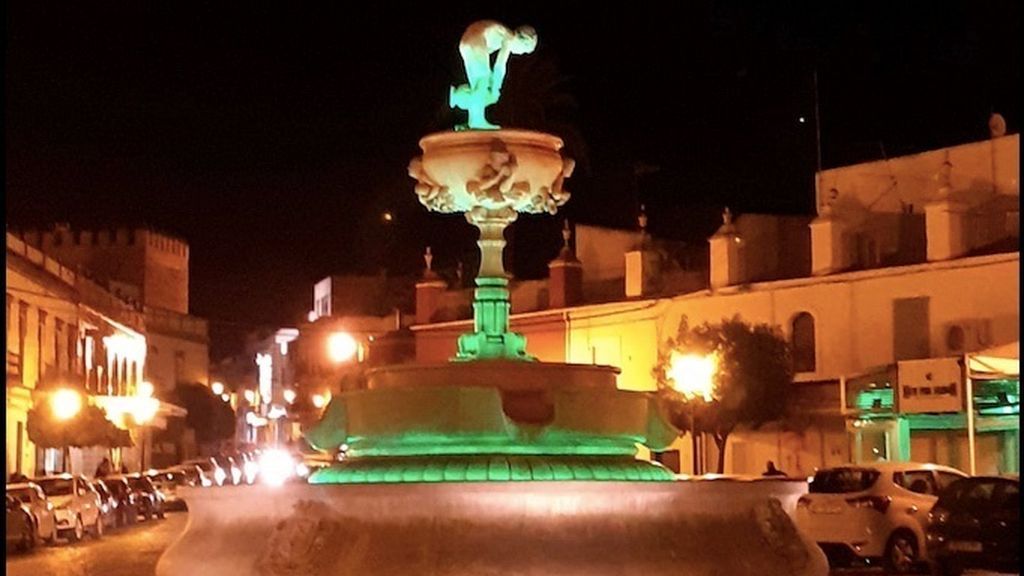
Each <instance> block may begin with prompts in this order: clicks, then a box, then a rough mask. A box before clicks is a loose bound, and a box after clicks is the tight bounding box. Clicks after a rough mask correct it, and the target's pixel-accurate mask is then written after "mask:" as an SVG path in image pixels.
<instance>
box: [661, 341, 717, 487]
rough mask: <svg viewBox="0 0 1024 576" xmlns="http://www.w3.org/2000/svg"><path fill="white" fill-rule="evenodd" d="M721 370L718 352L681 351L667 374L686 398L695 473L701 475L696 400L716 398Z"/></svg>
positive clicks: (671, 361) (672, 359)
mask: <svg viewBox="0 0 1024 576" xmlns="http://www.w3.org/2000/svg"><path fill="white" fill-rule="evenodd" d="M717 372H718V354H715V353H711V354H706V355H703V354H681V353H679V352H675V351H673V352H672V357H671V358H670V360H669V367H668V371H667V373H666V376H668V379H669V381H670V386H671V387H672V389H673V390H675V391H676V392H679V393H680V394H682V395H683V397H685V398H686V399H687V400H688V402H687V408H688V410H687V414H688V416H689V419H690V439H691V441H692V444H693V446H692V451H693V454H692V456H693V473H694V474H695V475H696V474H699V473H700V472H701V471H702V470H701V469H702V468H703V466H702V458H701V456H700V451H701V449H700V442H698V440H697V418H696V406H695V402H693V401H694V400H696V399H698V398H699V399H701V400H703V401H704V402H711V401H712V400H714V392H715V374H716V373H717Z"/></svg>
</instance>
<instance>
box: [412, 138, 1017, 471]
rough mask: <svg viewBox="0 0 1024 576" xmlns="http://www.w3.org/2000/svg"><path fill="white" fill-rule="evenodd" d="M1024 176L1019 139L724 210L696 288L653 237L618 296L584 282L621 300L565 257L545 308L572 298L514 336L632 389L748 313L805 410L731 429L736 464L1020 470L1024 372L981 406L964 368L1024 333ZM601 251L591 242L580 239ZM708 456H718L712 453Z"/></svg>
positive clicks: (465, 326)
mask: <svg viewBox="0 0 1024 576" xmlns="http://www.w3.org/2000/svg"><path fill="white" fill-rule="evenodd" d="M1018 173H1019V137H1018V136H1017V135H1013V136H1004V137H996V138H993V139H991V140H988V141H983V142H976V143H971V144H966V145H962V146H954V147H951V148H947V149H942V150H936V151H931V152H926V153H924V154H918V155H914V156H909V157H904V158H896V159H892V160H889V161H886V162H880V163H870V164H864V165H856V166H850V167H845V168H838V169H835V170H829V171H825V172H822V173H820V174H819V175H818V183H819V194H818V198H819V210H818V214H817V215H815V216H814V217H775V216H771V215H749V214H748V215H742V216H740V217H737V218H733V216H732V215H731V214H730V213H728V211H727V212H726V213H725V214H724V215H723V223H722V226H721V227H720V228H719V230H718V231H717V232H716V233H715V234H714V235H713V236H712V237H711V238H709V239H708V261H707V262H708V265H707V266H706V268H705V271H704V274H705V275H704V276H703V282H699V283H697V284H699V285H700V286H699V287H698V288H696V289H695V288H694V284H695V282H694V281H693V279H692V272H694V270H693V269H690V270H687V269H685V267H684V269H683V270H680V269H679V268H678V267H676V268H672V267H666V263H667V262H668V259H666V257H665V253H664V250H659V249H658V248H657V247H656V245H655V244H654V243H651V242H650V241H645V240H644V239H639V240H637V241H635V242H633V244H632V246H628V245H627V246H625V247H626V251H625V253H620V255H619V258H620V259H621V261H622V262H623V263H624V265H623V266H622V268H621V270H622V274H621V276H619V277H618V279H617V280H616V281H617V282H619V283H620V286H622V287H623V288H622V290H621V294H622V295H621V296H619V297H617V298H612V299H608V298H606V299H605V300H604V301H603V302H596V303H593V301H592V300H590V299H588V298H587V294H588V293H590V294H595V293H597V291H596V290H588V289H587V285H588V283H589V282H590V281H591V279H593V280H597V281H598V285H599V286H604V288H603V289H602V291H601V292H600V293H602V294H606V295H607V294H609V293H610V292H609V290H608V289H607V284H608V282H609V277H610V274H609V271H611V270H615V269H616V268H615V267H614V266H610V265H608V264H607V263H602V264H601V265H600V266H597V267H596V269H595V268H594V267H588V263H587V261H586V258H584V257H581V258H580V259H579V260H580V262H581V263H580V265H579V266H578V269H579V270H580V271H581V274H579V275H578V276H574V274H575V273H574V272H573V270H574V268H573V266H567V265H566V263H565V258H564V257H563V256H560V257H559V259H556V261H554V262H552V265H551V277H550V279H549V282H548V293H549V294H548V298H549V302H551V303H561V304H562V306H560V307H552V306H548V307H546V308H544V307H539V308H537V309H533V310H520V311H519V313H514V314H513V316H512V327H513V329H514V330H516V331H518V332H521V333H523V334H524V335H526V337H527V340H528V346H529V348H528V349H529V351H530V353H531V354H533V355H535V356H537V357H538V359H540V360H542V361H552V362H573V363H594V364H606V365H612V366H617V367H619V368H620V370H621V374H620V376H619V386H620V387H621V388H624V389H632V390H641V391H645V390H654V389H655V385H656V384H655V381H654V378H653V376H652V369H653V367H654V365H655V363H656V362H657V354H658V350H659V347H661V346H664V344H665V342H666V341H667V340H668V339H669V338H670V337H673V336H674V335H675V333H676V331H677V329H678V326H679V323H680V320H681V319H682V318H683V317H685V318H686V319H687V321H688V322H689V323H690V324H691V325H693V324H699V323H702V322H710V323H715V322H719V321H721V320H722V319H724V318H731V317H733V316H736V315H738V316H740V317H741V318H742V319H744V320H746V321H748V322H754V323H762V322H763V323H768V324H770V325H773V326H777V327H779V328H780V330H781V331H782V333H783V334H784V335H785V337H786V338H787V339H788V340H789V341H790V344H791V347H792V351H793V356H794V362H795V366H794V368H795V370H796V378H795V382H794V383H793V386H794V388H795V390H794V392H795V396H796V399H795V401H794V402H795V404H794V406H793V412H794V415H795V416H794V417H793V418H790V419H787V421H785V422H781V423H777V424H775V425H773V426H771V427H769V428H766V429H763V430H761V431H750V430H748V431H739V432H737V433H736V434H734V435H733V436H732V440H731V441H730V443H729V446H728V448H727V451H728V455H727V458H726V471H727V472H732V473H757V472H759V471H761V470H763V467H764V463H765V461H767V460H774V461H775V462H776V463H777V464H779V465H780V466H781V467H782V468H783V469H784V470H785V471H787V472H789V473H790V474H794V475H806V474H810V473H813V471H814V469H815V468H818V467H822V466H829V465H834V464H841V463H845V462H861V461H870V460H873V459H887V460H909V459H913V460H921V461H931V462H937V463H943V464H949V465H953V466H956V467H959V468H961V469H964V470H969V469H970V468H972V460H973V467H974V468H975V469H976V470H977V471H978V472H979V473H996V472H1015V471H1017V470H1019V462H1018V458H1017V453H1018V451H1019V375H1017V374H997V375H995V376H994V377H993V376H991V375H989V376H988V377H986V380H985V382H983V383H982V384H980V385H978V386H974V387H973V388H974V390H973V393H972V395H971V398H970V401H969V400H968V398H967V392H966V390H967V387H968V377H969V376H970V373H969V372H968V371H967V370H966V369H965V368H964V366H966V365H969V364H970V362H969V361H968V358H969V355H971V354H974V353H982V352H984V351H985V350H988V349H991V348H993V347H998V346H1002V345H1007V344H1012V343H1015V342H1017V341H1018V340H1019V320H1020V312H1019V300H1018V291H1019V274H1020V252H1019V224H1018V222H1019V208H1018V199H1019V187H1018V182H1017V180H1016V176H1017V174H1018ZM641 235H642V234H641ZM592 244H593V243H592V242H580V239H577V247H579V246H581V245H585V246H591V245H592ZM567 247H568V243H567ZM588 253H590V254H600V258H601V259H602V260H605V261H606V260H607V259H608V258H610V256H609V255H608V253H607V252H605V253H603V254H602V253H601V251H600V250H598V249H593V248H592V247H591V248H590V249H589V251H588ZM695 268H696V269H697V271H699V270H700V268H701V267H700V266H697V267H695ZM673 272H674V275H675V277H676V278H677V280H676V281H673V280H672V274H673ZM688 273H689V275H688ZM611 275H612V276H614V272H612V273H611ZM574 283H575V285H574ZM418 290H420V291H424V294H425V296H429V297H424V298H422V299H421V298H420V297H419V296H420V295H419V294H418V295H417V296H418V297H417V301H418V303H419V302H423V303H427V304H434V305H443V304H444V303H445V302H446V299H445V297H441V296H438V295H436V294H433V295H431V294H427V293H426V292H425V291H427V290H434V291H441V292H445V287H444V286H443V284H442V285H440V286H438V285H437V282H436V281H434V282H428V281H426V280H425V281H424V282H422V283H421V285H420V286H418ZM572 294H582V295H583V297H582V298H579V297H573V296H572ZM574 300H576V301H574ZM588 302H592V303H588ZM556 306H557V304H556ZM513 312H516V311H515V310H513ZM417 317H418V318H421V319H423V318H431V317H444V314H443V313H438V312H436V311H429V310H428V311H423V312H422V313H421V311H420V310H417ZM463 317H464V318H465V316H463ZM471 325H472V323H471V321H469V320H455V321H448V322H433V323H430V322H422V323H420V324H419V325H417V326H413V331H414V333H415V335H416V349H417V361H421V362H434V361H443V360H446V359H448V358H451V357H452V356H454V352H455V348H454V346H455V344H454V342H455V338H456V337H457V335H458V334H460V333H462V332H465V331H467V330H469V329H470V327H471ZM933 379H934V380H936V381H937V380H940V379H941V380H943V382H942V383H941V385H940V384H932V380H933ZM945 380H950V381H949V382H945ZM943 397H944V400H943ZM968 403H970V404H973V405H974V407H975V410H974V415H975V416H976V419H975V424H976V427H975V428H972V430H970V431H968V430H967V420H968V419H967V412H966V411H967V406H968ZM979 406H980V407H981V408H979ZM968 435H971V436H974V439H973V443H971V444H970V445H968ZM688 444H689V443H688V442H680V443H679V449H680V451H681V452H683V453H687V454H684V455H682V457H680V460H681V461H683V462H687V461H689V456H688V450H689V448H688ZM971 454H974V457H973V459H972V458H971ZM705 455H706V460H707V461H709V462H713V461H714V460H715V459H716V458H717V454H716V452H715V448H714V445H713V443H711V444H710V445H709V446H707V448H706V449H705Z"/></svg>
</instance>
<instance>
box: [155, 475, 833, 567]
mask: <svg viewBox="0 0 1024 576" xmlns="http://www.w3.org/2000/svg"><path fill="white" fill-rule="evenodd" d="M804 492H806V483H805V482H792V481H758V482H719V481H712V482H685V481H679V482H665V483H643V484H638V483H630V482H600V483H597V482H522V483H516V482H502V483H443V484H402V485H383V484H382V485H330V486H313V485H307V484H295V485H287V486H284V487H278V488H274V487H268V486H259V485H257V486H232V487H221V488H183V489H182V490H180V491H179V495H181V496H182V497H183V498H184V499H185V501H186V502H187V503H188V508H189V520H188V523H187V525H186V527H185V531H184V533H183V534H182V535H181V536H180V537H179V539H178V540H177V541H175V542H174V543H173V544H172V545H171V546H170V547H169V548H168V549H167V551H166V552H165V553H164V555H163V556H162V557H161V559H160V561H159V563H158V565H157V570H156V574H157V576H179V575H193V574H216V575H217V576H256V575H259V576H285V575H289V576H291V575H295V576H298V575H304V576H328V575H330V576H350V575H353V576H354V575H359V576H364V575H373V576H399V575H401V576H406V575H409V574H415V575H417V576H455V575H459V576H485V575H487V576H490V575H499V574H500V575H523V576H541V575H543V576H551V575H556V574H557V575H560V576H584V575H585V576H604V575H619V576H632V575H636V576H658V575H663V574H672V575H686V576H712V575H715V576H721V575H729V576H746V575H758V576H761V575H773V576H786V575H794V576H797V575H799V576H825V575H826V574H827V572H828V567H827V563H826V561H825V557H824V555H823V554H822V553H821V550H820V549H819V548H818V547H817V546H815V545H814V544H813V543H811V542H808V541H807V540H806V539H804V538H802V537H801V536H800V534H799V533H798V532H797V530H796V528H795V526H794V524H793V522H792V520H791V518H790V516H789V514H792V512H793V509H794V507H795V504H796V499H797V498H798V497H799V496H800V495H801V494H802V493H804Z"/></svg>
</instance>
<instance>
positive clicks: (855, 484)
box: [808, 468, 881, 494]
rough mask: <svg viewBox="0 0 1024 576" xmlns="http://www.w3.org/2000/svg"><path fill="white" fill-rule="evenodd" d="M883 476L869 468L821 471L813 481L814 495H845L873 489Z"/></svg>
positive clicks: (811, 487)
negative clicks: (876, 481)
mask: <svg viewBox="0 0 1024 576" xmlns="http://www.w3.org/2000/svg"><path fill="white" fill-rule="evenodd" d="M880 475H881V474H880V473H879V472H878V470H870V469H868V468H832V469H829V470H819V471H818V472H817V473H816V474H815V475H814V479H813V480H811V484H810V487H809V489H808V490H809V492H811V493H812V494H844V493H847V492H862V491H864V490H867V489H868V488H871V486H872V485H874V483H875V480H878V477H879V476H880Z"/></svg>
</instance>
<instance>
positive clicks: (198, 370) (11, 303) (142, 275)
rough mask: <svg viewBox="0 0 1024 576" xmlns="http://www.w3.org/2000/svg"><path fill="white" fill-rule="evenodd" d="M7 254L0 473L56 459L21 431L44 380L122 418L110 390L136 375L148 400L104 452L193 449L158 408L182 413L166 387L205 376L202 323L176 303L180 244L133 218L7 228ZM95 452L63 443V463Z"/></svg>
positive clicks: (84, 467)
mask: <svg viewBox="0 0 1024 576" xmlns="http://www.w3.org/2000/svg"><path fill="white" fill-rule="evenodd" d="M7 254H8V262H7V303H8V316H7V327H8V346H7V349H8V378H7V381H8V394H7V406H8V416H7V424H8V429H9V431H10V433H9V439H8V472H11V471H18V470H20V471H21V472H22V473H26V474H30V475H31V474H32V473H41V471H42V470H44V469H49V470H52V469H60V468H61V466H62V465H63V463H58V462H55V461H54V458H59V455H57V454H52V453H49V452H50V451H45V452H44V451H42V450H36V449H35V447H34V446H33V445H32V443H31V442H30V441H29V439H28V438H27V436H26V434H25V433H24V425H25V422H24V415H25V414H26V413H27V411H28V409H29V408H30V407H31V406H32V404H33V403H34V402H38V401H40V399H41V397H40V394H38V393H36V390H37V388H39V387H40V384H45V383H47V382H48V381H51V382H54V383H58V384H69V385H83V386H84V387H85V390H87V391H88V393H89V394H90V395H92V396H93V399H94V401H95V403H96V404H98V405H100V406H102V407H103V408H104V409H105V410H106V412H107V415H108V417H109V418H110V419H112V420H113V421H115V423H116V424H118V425H120V426H122V427H130V428H131V427H132V424H133V422H134V421H133V419H132V418H131V417H130V416H131V415H130V414H127V412H128V411H130V403H126V401H124V400H120V399H119V398H132V397H134V396H136V395H137V394H138V393H139V390H140V384H141V383H142V382H148V383H150V384H151V385H152V387H153V394H154V396H155V397H156V398H157V399H159V400H160V401H161V404H160V406H161V408H160V411H159V412H158V414H157V415H156V417H155V418H154V419H153V420H152V421H151V422H150V423H149V425H148V426H145V427H134V428H133V437H134V441H135V444H136V448H134V449H132V450H131V451H128V450H122V451H114V452H115V453H114V455H115V459H120V460H123V461H124V462H125V464H126V465H127V466H128V467H129V468H132V469H139V468H140V467H151V466H163V465H168V464H172V463H174V462H177V461H178V460H179V459H181V458H182V457H184V456H188V455H189V453H190V452H194V451H195V447H194V446H191V445H190V443H189V442H188V439H187V436H188V435H185V436H186V437H182V435H181V434H180V433H179V434H177V435H172V436H169V435H168V433H167V432H166V431H165V429H166V428H167V425H168V420H167V419H168V417H178V418H180V417H183V416H184V415H185V411H184V410H183V409H182V408H181V407H179V406H175V405H174V404H173V392H174V389H175V386H176V385H177V384H178V383H181V382H198V383H201V384H204V385H206V384H208V369H209V359H208V336H207V324H206V321H205V320H203V319H201V318H197V317H194V316H191V315H189V314H188V256H189V254H188V245H187V244H186V243H185V242H183V241H181V240H178V239H176V238H172V237H170V236H167V235H164V234H160V233H157V232H154V231H152V230H148V229H145V228H137V229H124V228H121V229H117V230H99V231H92V230H72V229H71V228H70V227H68V226H65V225H58V226H55V227H54V228H53V229H52V230H47V231H25V232H20V233H18V234H12V233H8V234H7ZM40 350H41V351H42V352H41V354H40ZM12 386H13V387H12ZM146 392H147V393H148V390H147V391H146ZM175 428H177V429H180V428H181V425H180V423H179V424H178V425H177V426H175ZM149 430H152V432H150V431H149ZM104 452H105V451H103V450H81V451H77V450H76V451H72V463H71V464H72V467H73V469H75V470H76V471H82V472H86V473H91V472H92V470H93V467H94V466H95V462H93V460H95V461H97V462H98V459H100V458H102V456H103V455H104ZM47 459H49V460H47Z"/></svg>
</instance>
